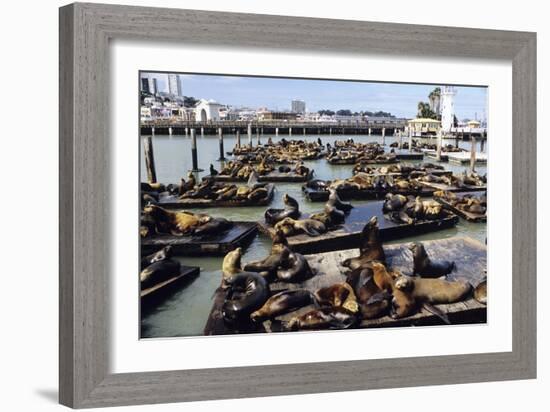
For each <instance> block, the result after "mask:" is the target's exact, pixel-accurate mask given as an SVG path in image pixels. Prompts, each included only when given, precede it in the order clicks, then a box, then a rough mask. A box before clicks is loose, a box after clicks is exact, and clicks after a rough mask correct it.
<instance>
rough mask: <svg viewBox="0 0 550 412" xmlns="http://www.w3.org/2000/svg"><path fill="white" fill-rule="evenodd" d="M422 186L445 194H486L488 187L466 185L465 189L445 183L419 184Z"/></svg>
mask: <svg viewBox="0 0 550 412" xmlns="http://www.w3.org/2000/svg"><path fill="white" fill-rule="evenodd" d="M419 183H420V184H421V185H422V186H424V187H426V188H431V189H435V190H436V191H440V190H442V191H445V192H454V193H466V192H484V191H486V190H487V185H484V186H473V185H466V184H465V185H464V186H463V187H456V186H449V185H446V184H444V183H434V182H419Z"/></svg>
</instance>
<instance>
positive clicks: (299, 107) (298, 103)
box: [290, 100, 306, 113]
mask: <svg viewBox="0 0 550 412" xmlns="http://www.w3.org/2000/svg"><path fill="white" fill-rule="evenodd" d="M290 110H291V111H293V112H294V113H305V112H306V102H304V101H303V100H292V102H291V103H290Z"/></svg>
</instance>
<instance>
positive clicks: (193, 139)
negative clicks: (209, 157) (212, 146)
mask: <svg viewBox="0 0 550 412" xmlns="http://www.w3.org/2000/svg"><path fill="white" fill-rule="evenodd" d="M191 162H192V164H193V169H191V171H192V172H198V171H199V161H198V158H197V133H196V130H195V129H194V128H193V129H191Z"/></svg>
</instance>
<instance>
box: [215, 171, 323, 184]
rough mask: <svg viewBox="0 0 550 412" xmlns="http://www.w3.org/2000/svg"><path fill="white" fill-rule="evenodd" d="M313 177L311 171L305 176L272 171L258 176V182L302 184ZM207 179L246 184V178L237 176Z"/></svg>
mask: <svg viewBox="0 0 550 412" xmlns="http://www.w3.org/2000/svg"><path fill="white" fill-rule="evenodd" d="M312 177H313V170H310V171H309V173H308V174H307V175H300V174H298V173H295V172H287V173H284V172H277V171H273V172H271V173H268V174H266V175H258V182H279V183H303V182H307V181H308V180H311V178H312ZM207 178H213V179H214V180H215V181H216V182H246V181H248V178H239V177H237V176H228V175H216V176H206V177H205V179H207Z"/></svg>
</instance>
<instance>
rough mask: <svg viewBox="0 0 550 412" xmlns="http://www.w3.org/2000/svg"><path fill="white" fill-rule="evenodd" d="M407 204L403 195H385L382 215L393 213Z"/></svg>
mask: <svg viewBox="0 0 550 412" xmlns="http://www.w3.org/2000/svg"><path fill="white" fill-rule="evenodd" d="M405 204H407V197H406V196H403V195H399V194H397V195H394V194H391V193H388V194H387V195H386V200H385V201H384V204H383V205H382V211H383V212H384V213H386V212H393V211H398V210H401V209H402V208H403V206H405Z"/></svg>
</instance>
